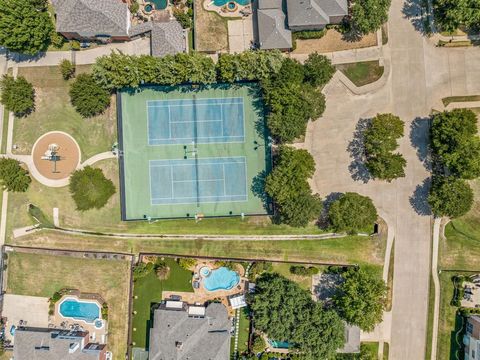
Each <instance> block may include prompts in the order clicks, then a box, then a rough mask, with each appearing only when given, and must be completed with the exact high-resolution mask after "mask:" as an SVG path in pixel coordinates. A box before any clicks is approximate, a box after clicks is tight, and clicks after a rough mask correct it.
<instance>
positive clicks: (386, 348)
mask: <svg viewBox="0 0 480 360" xmlns="http://www.w3.org/2000/svg"><path fill="white" fill-rule="evenodd" d="M389 351H390V344H389V343H383V360H388V352H389ZM425 359H428V358H425Z"/></svg>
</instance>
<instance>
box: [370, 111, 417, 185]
mask: <svg viewBox="0 0 480 360" xmlns="http://www.w3.org/2000/svg"><path fill="white" fill-rule="evenodd" d="M403 128H404V122H403V121H402V120H400V118H399V117H398V116H395V115H393V114H378V115H377V116H375V117H374V118H373V119H372V121H371V123H370V124H369V125H368V127H367V129H366V130H365V133H364V146H365V156H366V159H367V161H366V163H365V165H366V167H367V169H368V171H369V172H370V174H371V175H372V176H373V177H374V178H377V179H382V180H387V181H389V182H390V181H392V180H393V179H396V178H398V177H404V176H405V170H404V169H405V166H406V165H407V162H406V160H405V158H404V157H403V156H402V155H401V154H399V153H395V154H393V153H392V152H393V151H394V150H395V149H396V148H397V147H398V142H397V140H398V139H399V138H401V137H402V136H403Z"/></svg>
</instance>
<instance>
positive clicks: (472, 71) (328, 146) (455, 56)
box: [304, 0, 480, 360]
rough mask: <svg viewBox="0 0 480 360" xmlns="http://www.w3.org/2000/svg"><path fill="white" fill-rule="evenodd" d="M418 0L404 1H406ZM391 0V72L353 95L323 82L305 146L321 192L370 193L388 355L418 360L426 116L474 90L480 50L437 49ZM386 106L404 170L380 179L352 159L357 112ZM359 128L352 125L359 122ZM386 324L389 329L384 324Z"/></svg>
mask: <svg viewBox="0 0 480 360" xmlns="http://www.w3.org/2000/svg"><path fill="white" fill-rule="evenodd" d="M417 1H418V2H420V1H419V0H407V1H406V2H407V3H408V4H409V5H408V6H406V8H408V7H411V6H412V4H413V5H416V2H417ZM403 12H404V0H393V1H392V6H391V9H390V20H389V49H387V51H386V53H387V54H388V53H390V54H391V74H390V78H389V80H388V82H387V84H386V85H385V86H384V87H383V88H381V89H380V90H379V91H377V92H375V93H373V94H366V95H358V96H356V95H353V94H352V93H351V92H349V91H348V90H347V89H346V88H345V86H344V85H343V84H341V83H340V82H339V81H338V80H336V79H335V80H333V81H332V82H331V83H330V84H328V86H327V87H326V88H325V93H326V97H327V109H326V111H325V113H324V116H323V117H322V118H321V119H319V120H317V121H315V122H312V123H310V124H309V126H308V131H307V136H306V139H305V144H304V146H305V147H306V148H307V149H308V150H309V151H310V152H311V153H312V155H313V156H314V158H315V161H316V172H315V175H314V177H313V179H312V181H311V184H312V187H313V189H314V190H315V191H317V192H318V193H319V194H321V195H322V197H326V196H329V195H330V194H332V193H338V192H346V191H355V192H359V193H361V194H364V195H367V196H369V197H371V198H372V199H373V201H374V202H375V205H376V206H377V208H378V210H379V213H380V215H381V216H382V217H383V218H384V219H385V220H386V221H387V223H388V225H389V227H390V228H391V229H392V230H393V231H394V234H395V274H394V281H393V308H392V320H391V323H392V325H391V344H390V357H389V358H390V359H398V360H404V359H423V358H424V356H425V347H426V328H427V312H428V291H429V289H428V287H429V276H430V273H429V269H430V267H429V266H430V241H431V220H432V218H431V216H430V213H429V209H428V206H426V195H427V193H428V186H429V182H428V178H429V172H428V170H427V167H428V164H427V160H426V157H427V154H428V153H427V144H428V119H427V117H428V115H429V114H430V112H431V109H432V108H437V109H438V108H440V109H442V108H441V104H442V103H441V98H442V97H445V96H451V95H468V94H470V95H472V94H479V93H480V50H479V49H478V48H467V49H443V48H436V47H434V45H433V44H431V43H430V42H429V41H428V40H427V39H426V38H424V37H423V36H422V34H421V33H420V32H419V31H417V30H416V29H415V28H414V26H413V23H415V21H411V20H410V19H408V18H407V17H406V16H405V15H404V13H403ZM379 112H392V113H394V114H396V115H398V116H400V117H401V118H402V120H403V121H404V122H405V136H404V137H403V138H402V139H401V141H400V148H399V151H400V152H401V153H402V154H403V155H404V156H405V158H406V160H407V162H408V164H407V168H406V177H405V178H402V179H398V180H395V181H393V182H392V183H386V182H381V181H374V180H372V179H369V178H368V173H367V172H366V171H365V168H364V167H363V166H362V162H361V161H358V153H359V151H361V148H359V141H358V138H357V136H356V131H357V130H358V129H359V128H361V127H362V124H363V121H362V119H368V118H370V117H372V116H374V115H375V114H376V113H379ZM357 127H358V128H357ZM386 331H388V330H386Z"/></svg>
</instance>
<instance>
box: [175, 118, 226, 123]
mask: <svg viewBox="0 0 480 360" xmlns="http://www.w3.org/2000/svg"><path fill="white" fill-rule="evenodd" d="M193 122H196V123H206V122H223V119H220V120H196V121H195V120H185V121H170V124H188V123H193Z"/></svg>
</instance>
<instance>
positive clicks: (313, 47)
mask: <svg viewBox="0 0 480 360" xmlns="http://www.w3.org/2000/svg"><path fill="white" fill-rule="evenodd" d="M377 45H378V44H377V34H376V33H375V32H373V33H371V34H368V35H365V36H363V37H361V38H360V39H359V40H355V41H353V40H351V39H346V38H344V36H343V34H342V33H340V32H338V31H337V30H335V29H328V30H327V31H326V33H325V35H323V36H322V37H321V38H318V39H296V48H295V50H294V51H293V53H294V54H310V53H312V52H315V51H317V52H318V53H328V52H334V51H341V50H352V49H361V48H366V47H371V46H377Z"/></svg>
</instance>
